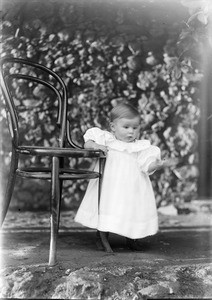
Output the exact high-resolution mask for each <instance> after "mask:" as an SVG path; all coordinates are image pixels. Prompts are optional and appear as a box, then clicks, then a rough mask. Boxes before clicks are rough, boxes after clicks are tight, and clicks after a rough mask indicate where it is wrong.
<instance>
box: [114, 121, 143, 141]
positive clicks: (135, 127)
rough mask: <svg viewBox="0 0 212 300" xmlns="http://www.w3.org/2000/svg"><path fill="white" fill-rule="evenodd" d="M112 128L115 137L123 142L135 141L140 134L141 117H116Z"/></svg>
mask: <svg viewBox="0 0 212 300" xmlns="http://www.w3.org/2000/svg"><path fill="white" fill-rule="evenodd" d="M110 126H111V130H112V132H113V133H114V135H115V137H116V138H117V139H118V140H120V141H122V142H127V143H130V142H133V141H134V140H135V139H136V138H137V137H138V134H139V129H140V118H139V117H135V118H133V119H127V118H121V119H116V120H114V121H113V122H111V124H110Z"/></svg>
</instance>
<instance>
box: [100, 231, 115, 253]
mask: <svg viewBox="0 0 212 300" xmlns="http://www.w3.org/2000/svg"><path fill="white" fill-rule="evenodd" d="M99 234H100V239H101V242H102V245H103V247H104V250H105V251H106V252H108V253H113V250H112V249H111V247H110V244H109V241H108V235H109V233H108V232H104V231H99Z"/></svg>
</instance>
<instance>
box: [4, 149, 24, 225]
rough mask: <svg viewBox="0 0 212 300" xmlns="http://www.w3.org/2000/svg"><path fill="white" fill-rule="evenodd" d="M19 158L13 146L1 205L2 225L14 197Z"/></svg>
mask: <svg viewBox="0 0 212 300" xmlns="http://www.w3.org/2000/svg"><path fill="white" fill-rule="evenodd" d="M18 158H19V155H18V154H17V153H16V151H15V150H14V148H12V157H11V164H10V172H9V177H8V182H7V187H6V192H5V196H4V198H3V199H2V202H3V203H2V205H1V213H0V226H2V224H3V222H4V219H5V217H6V214H7V211H8V208H9V205H10V201H11V198H12V194H13V189H14V185H15V179H16V170H17V167H18Z"/></svg>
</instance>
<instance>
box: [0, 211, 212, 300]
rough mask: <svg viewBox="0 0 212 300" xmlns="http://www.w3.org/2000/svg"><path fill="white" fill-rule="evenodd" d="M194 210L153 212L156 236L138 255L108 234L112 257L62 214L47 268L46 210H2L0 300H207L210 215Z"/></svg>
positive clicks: (211, 288)
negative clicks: (55, 255)
mask: <svg viewBox="0 0 212 300" xmlns="http://www.w3.org/2000/svg"><path fill="white" fill-rule="evenodd" d="M196 206H197V205H196ZM196 206H194V207H195V208H194V207H193V209H191V210H190V211H189V213H188V214H184V215H163V214H159V221H160V222H159V223H160V231H159V233H158V235H156V236H155V237H151V238H149V239H146V240H145V241H143V243H144V242H145V243H144V246H145V247H144V251H142V252H131V251H129V250H128V249H127V248H126V245H125V239H124V238H123V237H120V236H117V235H110V242H111V245H112V247H113V249H114V255H108V254H106V253H105V252H102V251H98V250H97V249H96V246H95V231H93V230H90V229H88V228H84V227H82V226H80V225H79V224H77V223H74V222H73V217H74V213H73V212H71V211H67V212H62V214H61V227H60V235H59V238H58V264H57V265H56V266H55V267H49V266H48V250H49V215H48V213H44V212H42V213H38V212H20V213H17V212H9V213H8V215H7V217H6V220H5V223H4V226H3V229H2V232H1V270H0V275H1V282H0V297H2V298H4V299H5V298H24V299H29V298H31V299H36V298H39V299H55V298H56V299H111V300H112V299H114V300H115V299H116V300H119V299H120V300H121V299H129V300H131V299H134V300H136V299H148V298H151V299H158V298H161V299H192V298H199V299H212V261H211V257H212V230H211V229H212V218H211V217H212V211H211V206H210V207H209V206H208V205H202V206H198V207H196Z"/></svg>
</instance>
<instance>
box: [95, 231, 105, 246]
mask: <svg viewBox="0 0 212 300" xmlns="http://www.w3.org/2000/svg"><path fill="white" fill-rule="evenodd" d="M96 246H97V249H98V250H104V246H103V244H102V240H101V237H100V232H99V230H97V231H96Z"/></svg>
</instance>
